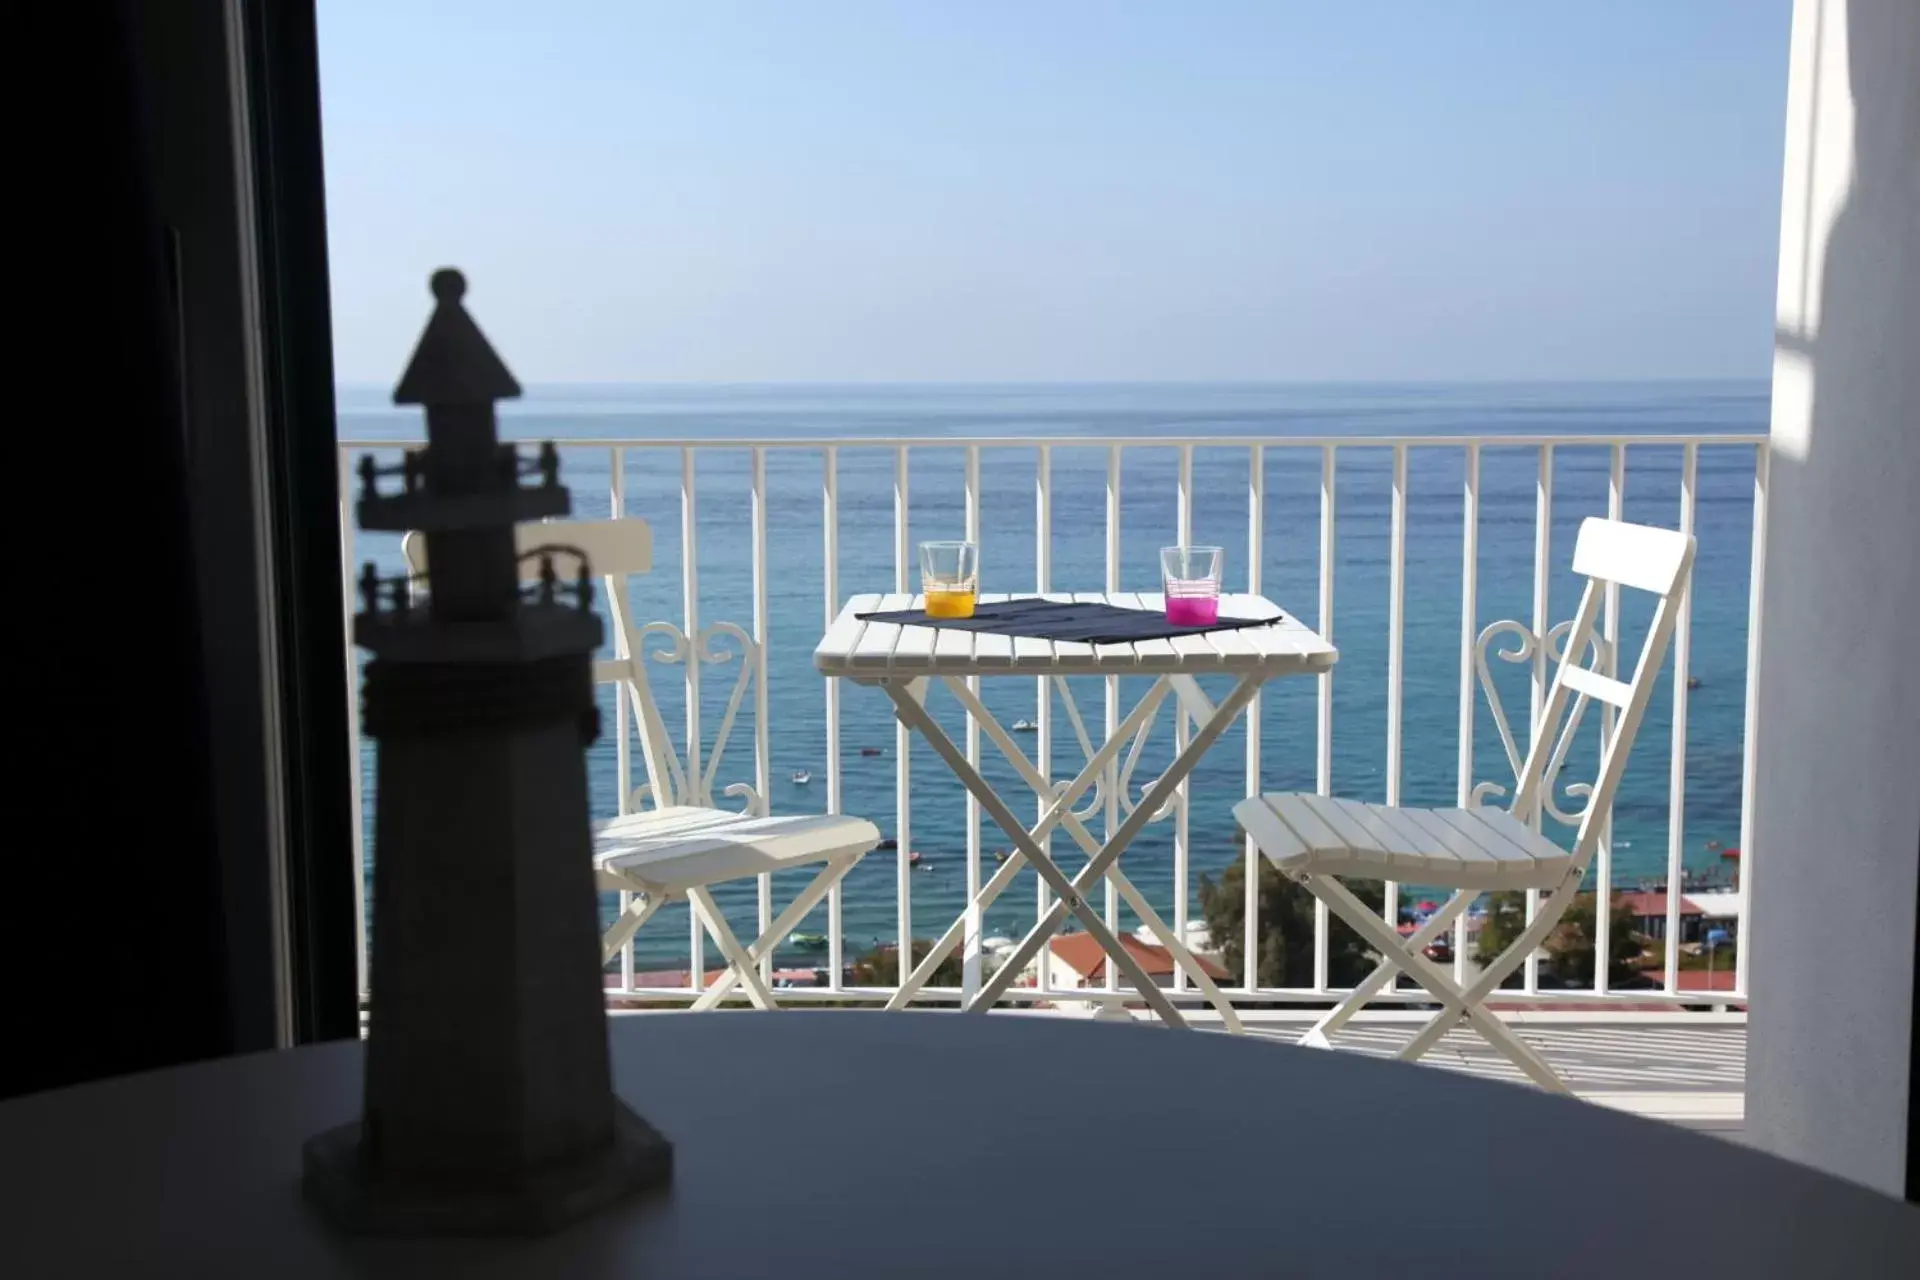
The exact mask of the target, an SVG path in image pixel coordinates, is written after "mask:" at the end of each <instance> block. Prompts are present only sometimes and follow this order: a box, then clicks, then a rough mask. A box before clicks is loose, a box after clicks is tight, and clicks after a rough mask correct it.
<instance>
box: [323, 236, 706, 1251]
mask: <svg viewBox="0 0 1920 1280" xmlns="http://www.w3.org/2000/svg"><path fill="white" fill-rule="evenodd" d="M431 287H432V290H433V297H434V309H433V315H432V318H431V319H429V320H428V321H427V327H426V331H425V332H424V333H423V334H422V335H421V337H420V342H419V345H418V347H417V348H416V349H415V351H414V353H413V359H412V361H411V363H410V364H409V365H408V366H407V371H406V373H405V375H404V376H403V377H402V378H401V379H400V385H399V386H398V387H397V388H395V390H394V396H393V398H394V401H395V403H398V404H417V405H420V406H422V407H423V408H424V409H425V411H426V419H427V444H426V447H425V448H424V449H421V450H418V451H416V452H413V453H410V454H408V455H407V457H406V458H405V460H404V461H402V462H401V463H399V464H396V465H393V466H387V467H382V466H378V465H376V464H375V462H374V460H373V459H372V458H366V459H363V460H362V462H361V464H360V471H359V480H360V497H359V521H360V526H361V528H363V529H371V530H382V531H387V532H394V533H400V532H406V531H410V530H417V531H419V533H420V534H422V535H423V536H424V537H425V539H426V548H427V554H426V572H425V575H424V576H425V582H424V584H423V583H420V582H413V583H409V582H408V581H407V580H406V579H405V577H404V576H403V577H399V578H382V577H381V576H380V574H379V573H378V571H377V570H376V568H375V567H374V566H373V565H371V564H369V565H368V566H367V567H366V569H365V570H364V571H363V573H362V575H361V579H360V588H361V596H362V605H361V610H360V613H359V614H358V616H357V617H356V618H355V619H354V639H355V641H356V643H358V644H359V645H360V647H362V648H364V649H366V650H367V651H368V653H369V654H370V655H371V656H370V660H369V661H368V663H367V667H366V677H365V686H364V698H365V702H364V709H363V722H364V726H365V731H366V733H367V734H368V735H369V736H370V737H372V738H373V739H375V740H376V741H377V743H378V751H379V772H378V777H379V796H378V810H377V815H376V818H375V823H374V885H373V892H374V896H373V935H372V962H371V972H370V975H369V987H370V996H371V1013H370V1019H369V1024H368V1032H367V1048H366V1082H365V1097H364V1111H363V1114H362V1116H361V1118H360V1120H359V1121H358V1122H357V1123H354V1124H349V1125H346V1126H343V1127H341V1128H339V1129H334V1130H331V1131H329V1132H326V1133H322V1134H320V1135H318V1136H316V1137H314V1138H313V1139H311V1140H310V1141H309V1142H308V1143H307V1146H306V1153H305V1154H306V1158H305V1172H306V1183H305V1185H306V1191H307V1194H308V1196H309V1197H310V1198H311V1199H313V1200H314V1201H315V1202H317V1203H318V1204H319V1205H320V1207H321V1208H322V1209H323V1210H324V1211H325V1213H326V1214H327V1215H328V1216H329V1217H330V1218H331V1219H332V1220H333V1221H334V1222H335V1223H336V1224H338V1225H339V1226H340V1227H341V1228H342V1229H344V1230H347V1231H351V1232H359V1233H367V1234H381V1235H474V1234H528V1233H535V1232H542V1231H550V1230H552V1229H554V1228H556V1227H559V1226H561V1225H564V1224H565V1223H567V1222H569V1221H571V1220H573V1219H576V1218H579V1217H582V1216H584V1215H586V1214H589V1213H592V1212H594V1211H595V1210H597V1209H600V1208H601V1207H603V1206H605V1205H608V1204H610V1203H611V1202H613V1201H615V1200H616V1199H619V1198H621V1197H624V1196H626V1195H628V1194H629V1193H632V1192H635V1191H638V1190H641V1189H643V1188H646V1187H650V1186H657V1185H660V1184H663V1183H665V1182H666V1181H667V1180H668V1178H669V1176H670V1174H671V1170H672V1147H671V1146H670V1145H669V1144H668V1142H667V1140H666V1139H665V1138H663V1137H662V1136H661V1135H660V1134H659V1133H658V1132H657V1131H656V1130H655V1129H654V1128H653V1127H652V1126H650V1125H649V1124H647V1123H646V1121H644V1120H642V1119H641V1118H640V1117H639V1116H638V1115H636V1114H635V1113H634V1112H633V1111H632V1110H630V1109H629V1108H628V1107H627V1106H626V1105H625V1104H624V1103H623V1102H621V1101H620V1099H619V1098H617V1097H616V1096H615V1095H614V1093H613V1087H612V1081H611V1078H610V1074H609V1068H608V1059H607V1016H606V1004H605V994H604V988H603V986H602V979H601V970H600V964H601V962H600V948H599V911H598V904H597V901H596V898H595V888H594V878H593V847H592V840H593V838H592V831H591V829H590V827H589V823H588V807H587V771H586V749H587V745H588V744H589V743H591V742H592V741H593V739H594V738H595V737H596V736H598V733H599V714H598V711H597V709H596V707H595V704H594V698H593V692H594V691H593V677H592V661H593V654H594V651H595V650H596V649H597V648H598V647H599V645H600V638H601V628H600V621H599V619H598V618H597V617H596V616H595V615H594V613H593V610H592V586H591V578H590V577H589V571H588V566H587V564H586V560H585V557H584V556H583V555H581V554H580V553H578V552H577V551H574V550H571V549H569V548H566V547H564V546H563V545H558V544H560V543H562V542H563V541H564V539H563V537H562V536H556V538H555V540H554V541H555V544H556V545H552V546H546V547H536V548H534V549H533V550H530V551H527V552H525V553H524V554H523V553H521V552H520V551H519V550H518V543H517V541H516V537H515V525H516V524H518V523H520V522H523V521H529V520H538V519H541V518H544V517H549V516H559V515H565V514H567V512H568V510H569V501H568V494H567V490H566V488H565V487H564V486H562V485H561V484H560V480H559V464H558V460H557V457H556V454H555V451H554V449H553V446H552V445H551V444H548V445H545V446H543V447H542V448H541V449H540V450H539V451H538V453H537V454H535V455H534V456H532V457H522V456H521V455H520V453H519V451H518V450H517V449H516V448H515V447H514V446H513V445H511V444H503V443H501V442H500V440H499V432H498V424H497V423H496V421H495V417H494V402H495V401H497V400H500V399H503V398H509V397H514V396H518V395H519V394H520V387H519V384H518V383H516V382H515V381H514V379H513V375H512V374H510V373H509V372H507V368H506V366H505V365H504V364H502V363H501V361H500V357H499V356H498V355H496V354H495V353H494V351H493V348H492V347H491V346H490V345H489V344H488V342H487V340H486V337H485V336H484V335H483V334H482V333H481V332H480V329H479V326H477V325H476V324H475V323H474V322H473V319H472V317H471V316H469V315H468V314H467V311H466V309H465V307H464V306H463V305H462V302H461V299H462V297H463V295H464V294H465V292H466V281H465V280H464V279H463V278H462V277H461V275H460V273H459V272H458V271H453V270H442V271H437V272H435V273H434V275H433V279H432V285H431ZM564 527H565V526H556V535H559V531H560V530H562V529H564ZM529 580H530V581H529ZM423 585H424V586H425V588H426V590H425V591H424V592H423V591H421V590H419V589H418V588H420V587H421V586H423Z"/></svg>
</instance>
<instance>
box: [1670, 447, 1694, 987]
mask: <svg viewBox="0 0 1920 1280" xmlns="http://www.w3.org/2000/svg"><path fill="white" fill-rule="evenodd" d="M1699 478H1700V446H1699V445H1696V444H1693V443H1691V442H1689V443H1688V444H1687V445H1686V446H1685V448H1684V450H1683V452H1682V454H1681V458H1680V532H1682V533H1692V532H1693V525H1694V518H1695V516H1694V509H1695V504H1696V502H1697V501H1698V498H1697V495H1696V489H1697V487H1698V485H1699ZM1692 649H1693V587H1692V584H1691V583H1689V584H1688V586H1687V589H1686V591H1685V592H1684V593H1682V595H1681V597H1680V601H1679V609H1678V611H1677V612H1676V615H1675V617H1674V624H1673V746H1672V752H1671V756H1670V758H1669V760H1668V762H1667V927H1666V938H1665V939H1664V941H1665V943H1666V951H1667V962H1666V965H1665V977H1664V982H1665V986H1666V988H1667V990H1668V991H1669V992H1677V991H1679V990H1680V885H1681V884H1682V882H1683V881H1684V880H1685V879H1686V850H1687V698H1688V691H1687V680H1688V678H1689V676H1690V675H1691V674H1692V671H1691V668H1692V661H1693V655H1692Z"/></svg>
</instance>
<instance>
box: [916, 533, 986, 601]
mask: <svg viewBox="0 0 1920 1280" xmlns="http://www.w3.org/2000/svg"><path fill="white" fill-rule="evenodd" d="M979 590H980V549H979V548H978V547H976V546H975V545H974V544H973V543H971V542H923V543H921V544H920V591H921V594H923V595H924V596H926V600H927V603H926V609H927V616H928V617H929V618H971V617H972V616H973V603H974V599H975V598H976V597H977V596H978V594H979Z"/></svg>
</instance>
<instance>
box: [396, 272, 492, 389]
mask: <svg viewBox="0 0 1920 1280" xmlns="http://www.w3.org/2000/svg"><path fill="white" fill-rule="evenodd" d="M429 287H430V288H432V290H433V297H434V307H433V314H432V315H431V316H430V317H428V319H427V327H426V329H425V330H424V331H423V332H422V333H421V334H420V341H419V343H418V344H416V345H415V346H414V349H413V359H411V360H410V361H408V362H407V371H406V372H405V373H404V374H402V375H401V377H400V385H399V386H397V387H395V388H394V389H393V402H394V403H395V404H424V405H478V404H492V403H493V402H494V401H495V400H506V399H511V398H513V397H516V396H518V395H519V394H520V384H519V383H518V382H516V381H514V378H513V375H512V374H511V373H509V372H507V366H506V365H505V364H503V363H502V362H501V360H500V357H499V356H498V355H497V354H496V353H495V352H494V349H493V344H492V343H490V342H488V341H487V335H486V334H484V333H482V332H480V326H479V325H477V324H475V323H474V322H473V317H472V316H470V315H468V314H467V309H466V307H465V306H463V305H462V304H461V299H462V298H463V297H465V296H466V292H467V278H466V277H465V276H463V275H461V274H460V273H459V272H458V271H456V270H454V269H453V268H452V267H442V268H441V269H440V270H438V271H436V272H434V273H433V278H432V280H431V281H430V282H429Z"/></svg>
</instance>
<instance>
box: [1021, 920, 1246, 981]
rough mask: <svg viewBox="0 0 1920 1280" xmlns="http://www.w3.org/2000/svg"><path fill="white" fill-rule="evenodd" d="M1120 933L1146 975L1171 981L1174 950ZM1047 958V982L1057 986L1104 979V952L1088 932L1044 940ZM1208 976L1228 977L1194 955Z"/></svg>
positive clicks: (1212, 962) (1214, 978) (1129, 951)
mask: <svg viewBox="0 0 1920 1280" xmlns="http://www.w3.org/2000/svg"><path fill="white" fill-rule="evenodd" d="M1119 936H1120V945H1121V946H1123V947H1125V948H1126V949H1127V954H1128V955H1130V956H1132V957H1133V959H1134V962H1135V963H1136V964H1138V965H1139V966H1140V967H1141V968H1142V969H1143V970H1145V971H1146V974H1147V976H1148V977H1150V978H1152V979H1153V980H1154V982H1155V983H1156V984H1158V985H1160V986H1163V987H1164V986H1172V985H1173V971H1174V965H1173V954H1172V953H1171V952H1170V951H1168V950H1167V949H1166V948H1165V947H1162V946H1157V945H1155V944H1154V943H1151V942H1142V941H1140V939H1138V938H1136V937H1134V936H1133V935H1132V934H1130V933H1123V934H1121V935H1119ZM1047 954H1048V956H1049V957H1050V959H1049V967H1050V972H1049V977H1050V978H1051V979H1052V982H1051V983H1050V985H1052V986H1056V987H1066V986H1075V987H1088V986H1098V985H1102V984H1104V983H1105V982H1106V980H1107V953H1106V952H1104V951H1102V950H1101V949H1100V944H1099V943H1098V942H1096V941H1095V940H1094V937H1093V935H1092V934H1090V933H1067V934H1062V935H1060V936H1059V937H1057V938H1054V939H1052V940H1051V941H1049V942H1048V943H1047ZM1194 958H1195V959H1196V960H1198V961H1199V962H1200V967H1201V969H1202V970H1204V971H1205V972H1206V975H1207V976H1208V977H1209V978H1212V979H1213V980H1214V981H1216V982H1218V981H1220V980H1222V979H1224V978H1225V977H1227V971H1226V970H1225V969H1223V968H1221V967H1220V966H1219V965H1218V964H1216V963H1215V962H1214V961H1212V960H1209V959H1208V958H1207V957H1206V956H1200V955H1197V956H1195V957H1194Z"/></svg>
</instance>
